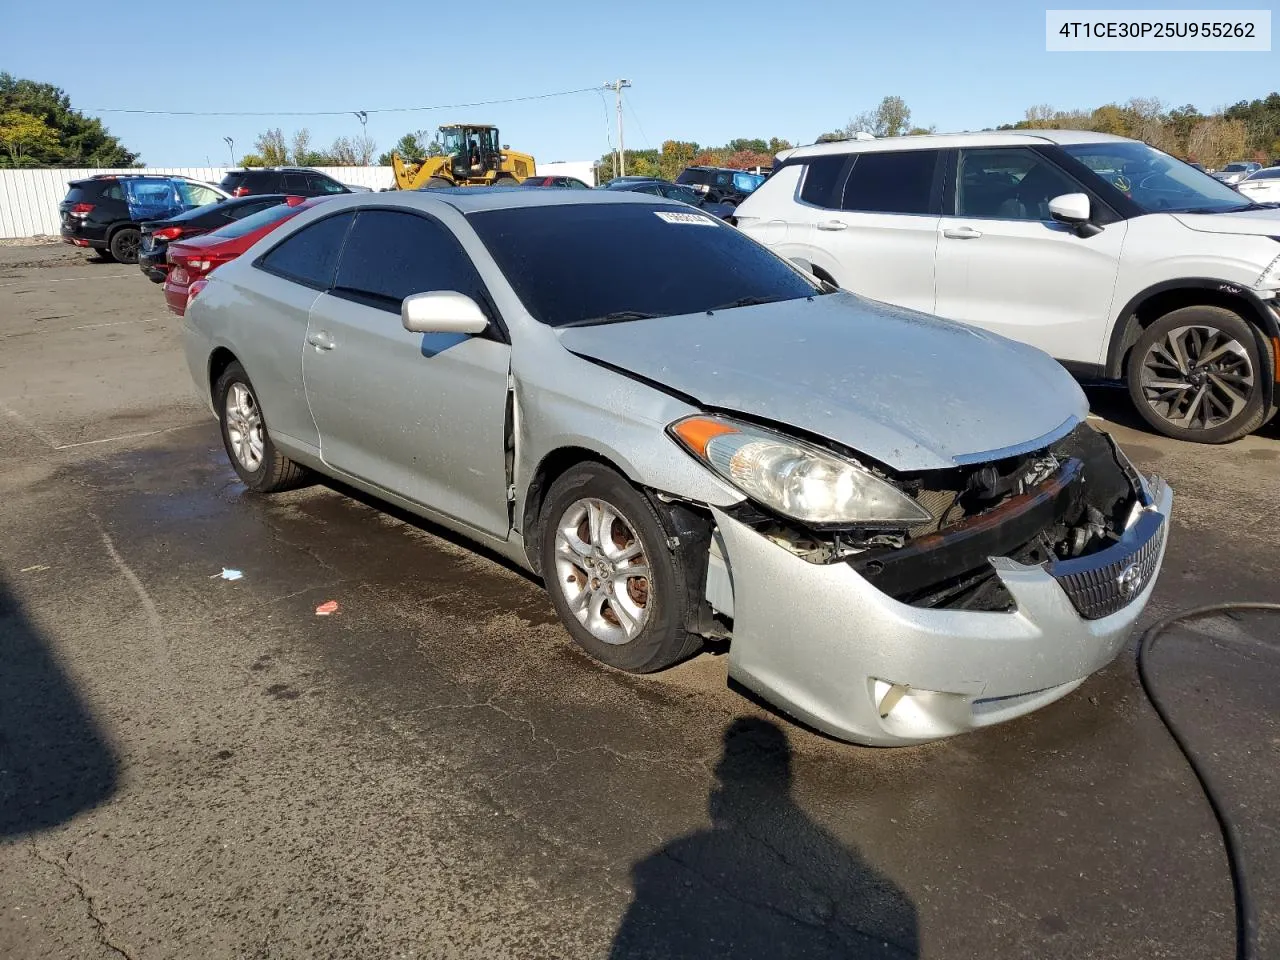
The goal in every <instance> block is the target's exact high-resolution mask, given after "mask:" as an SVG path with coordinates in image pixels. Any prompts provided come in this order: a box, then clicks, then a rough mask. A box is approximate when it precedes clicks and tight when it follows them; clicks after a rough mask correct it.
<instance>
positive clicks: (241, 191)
mask: <svg viewBox="0 0 1280 960" xmlns="http://www.w3.org/2000/svg"><path fill="white" fill-rule="evenodd" d="M231 195H232V196H233V197H247V196H248V195H249V188H248V187H236V188H235V189H234V190H232V191H231Z"/></svg>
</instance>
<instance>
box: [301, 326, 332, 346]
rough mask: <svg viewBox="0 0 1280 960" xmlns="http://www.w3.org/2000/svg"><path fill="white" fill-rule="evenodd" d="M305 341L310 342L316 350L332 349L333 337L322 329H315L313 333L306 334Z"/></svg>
mask: <svg viewBox="0 0 1280 960" xmlns="http://www.w3.org/2000/svg"><path fill="white" fill-rule="evenodd" d="M307 343H309V344H311V345H312V346H313V347H315V348H316V349H317V350H332V349H333V347H334V343H333V337H331V336H329V334H327V333H325V332H324V331H323V330H317V331H316V332H315V333H309V334H307Z"/></svg>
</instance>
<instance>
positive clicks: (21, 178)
mask: <svg viewBox="0 0 1280 960" xmlns="http://www.w3.org/2000/svg"><path fill="white" fill-rule="evenodd" d="M228 169H230V168H228V167H146V168H144V169H141V170H101V169H82V168H72V167H58V168H54V169H44V170H0V239H14V238H22V237H38V236H52V237H56V236H57V235H58V229H59V226H60V223H59V217H58V204H59V203H60V202H61V201H62V198H63V197H65V196H66V195H67V182H68V181H70V180H80V179H83V178H85V177H92V176H94V175H96V174H100V173H155V174H166V173H168V174H179V175H181V176H184V177H191V178H192V179H194V180H205V181H208V182H211V183H217V182H218V181H219V180H221V179H222V178H223V176H224V175H225V174H226V172H227V170H228ZM315 169H317V170H322V171H323V172H325V173H327V174H329V176H331V177H333V178H334V179H335V180H338V181H340V182H342V183H349V184H351V185H352V186H356V187H369V188H370V189H371V190H381V189H383V188H385V187H391V186H394V185H395V176H394V174H393V173H392V172H391V168H390V167H316V168H315ZM538 173H542V174H563V175H566V176H571V177H578V178H579V179H581V180H585V181H586V182H587V183H591V177H592V164H591V161H589V160H584V161H576V162H570V163H541V164H538Z"/></svg>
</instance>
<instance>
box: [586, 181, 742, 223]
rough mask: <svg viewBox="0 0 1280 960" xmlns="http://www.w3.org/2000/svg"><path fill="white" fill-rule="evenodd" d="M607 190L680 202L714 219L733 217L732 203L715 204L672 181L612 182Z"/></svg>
mask: <svg viewBox="0 0 1280 960" xmlns="http://www.w3.org/2000/svg"><path fill="white" fill-rule="evenodd" d="M604 189H606V190H615V191H616V190H625V191H627V192H629V193H647V194H649V195H650V196H654V197H665V198H666V199H667V200H679V201H680V202H681V203H687V204H689V206H691V207H697V208H698V209H699V210H705V211H706V212H707V213H709V214H711V215H712V216H713V217H719V218H720V219H721V220H728V219H729V218H730V217H731V216H733V212H734V209H735V208H734V206H733V204H731V203H713V202H712V201H710V200H707V199H706V198H705V197H703V196H702V195H701V194H699V193H698V192H697V191H696V190H694V189H693V188H692V187H686V186H685V185H684V184H682V183H672V182H671V181H670V180H659V179H657V178H656V177H655V178H654V179H652V180H632V179H630V178H628V179H626V180H611V181H610V182H609V183H607V184H605V187H604Z"/></svg>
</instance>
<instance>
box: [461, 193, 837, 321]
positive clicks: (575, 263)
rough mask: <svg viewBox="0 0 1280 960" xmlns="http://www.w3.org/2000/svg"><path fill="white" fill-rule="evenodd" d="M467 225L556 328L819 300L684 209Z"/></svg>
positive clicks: (745, 243) (544, 209) (563, 212)
mask: <svg viewBox="0 0 1280 960" xmlns="http://www.w3.org/2000/svg"><path fill="white" fill-rule="evenodd" d="M468 220H469V221H470V223H471V225H472V226H473V227H474V228H475V231H476V233H477V234H479V236H480V239H481V240H482V241H483V242H484V245H485V246H486V247H488V249H489V253H490V254H492V256H493V259H494V260H495V261H497V264H498V266H499V267H500V268H501V270H502V272H503V273H504V274H505V275H506V278H507V281H508V282H509V283H510V284H511V287H512V289H514V290H515V292H516V295H517V296H518V297H519V298H520V300H521V301H522V302H523V303H524V306H525V308H526V309H527V310H528V311H529V313H530V314H532V315H533V317H534V318H535V319H537V320H539V321H540V322H542V323H545V324H548V325H550V326H553V327H559V326H570V325H581V324H584V323H589V322H592V321H594V320H602V321H607V319H609V318H612V319H637V320H638V319H642V318H644V317H648V316H659V317H664V316H674V315H678V314H686V313H701V312H703V311H706V310H710V309H712V308H713V307H723V306H726V305H731V304H733V303H735V302H736V301H751V302H762V301H763V302H768V301H773V300H798V299H801V298H803V297H811V296H813V295H814V294H817V293H821V292H822V291H821V290H820V289H819V288H818V287H816V286H814V284H812V283H810V282H809V281H808V280H806V279H805V277H804V275H803V274H801V273H800V272H799V271H797V270H795V269H794V268H792V267H791V266H789V265H788V264H787V263H786V262H785V261H783V260H781V259H779V258H778V257H776V256H774V255H773V254H772V253H770V252H769V251H768V250H765V249H764V248H763V247H761V246H760V245H758V244H757V243H756V242H755V241H753V240H748V239H747V238H746V237H745V236H744V235H742V234H741V233H739V232H738V231H737V230H735V229H734V228H733V227H730V226H729V225H727V224H725V223H722V222H721V221H719V220H716V219H714V218H713V217H709V216H707V215H706V214H704V213H701V212H699V211H696V210H690V209H689V208H688V207H684V206H674V205H671V204H648V203H634V204H632V203H625V204H624V203H582V204H571V205H556V206H535V207H516V208H511V209H506V210H486V211H482V212H478V213H473V214H471V215H470V216H469V217H468ZM619 251H625V254H623V255H619Z"/></svg>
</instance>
